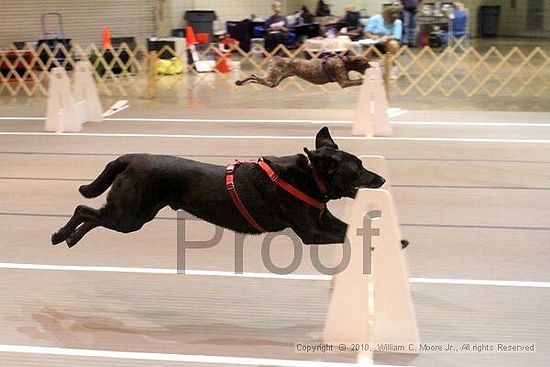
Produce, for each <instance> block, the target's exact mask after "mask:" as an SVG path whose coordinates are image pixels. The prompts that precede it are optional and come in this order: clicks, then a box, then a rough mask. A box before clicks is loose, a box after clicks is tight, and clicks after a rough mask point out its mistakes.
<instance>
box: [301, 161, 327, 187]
mask: <svg viewBox="0 0 550 367" xmlns="http://www.w3.org/2000/svg"><path fill="white" fill-rule="evenodd" d="M306 159H307V165H308V167H309V168H311V173H312V174H313V178H314V179H315V184H316V185H317V189H319V192H320V193H321V195H323V196H326V195H327V193H328V190H327V185H325V183H324V182H323V180H321V177H319V175H318V174H317V171H316V170H315V168H314V167H313V163H311V160H310V159H309V157H308V156H307V155H306Z"/></svg>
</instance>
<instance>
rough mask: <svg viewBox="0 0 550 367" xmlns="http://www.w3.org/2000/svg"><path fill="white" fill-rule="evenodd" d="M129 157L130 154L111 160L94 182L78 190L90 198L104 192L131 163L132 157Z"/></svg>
mask: <svg viewBox="0 0 550 367" xmlns="http://www.w3.org/2000/svg"><path fill="white" fill-rule="evenodd" d="M128 158H129V156H128V155H124V156H122V157H119V158H117V159H115V160H114V161H112V162H109V163H108V164H107V166H105V169H104V170H103V172H101V173H100V174H99V176H97V178H96V179H95V180H93V181H92V183H90V184H88V185H82V186H80V187H79V188H78V191H80V193H81V194H82V196H84V197H85V198H88V199H89V198H95V197H96V196H99V195H101V194H103V193H104V192H105V190H107V189H108V188H109V186H111V184H112V183H113V181H114V180H115V178H116V177H117V176H118V174H119V173H121V172H122V171H124V170H125V169H126V167H127V166H128V164H129V163H130V159H128Z"/></svg>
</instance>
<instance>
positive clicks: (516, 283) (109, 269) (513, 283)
mask: <svg viewBox="0 0 550 367" xmlns="http://www.w3.org/2000/svg"><path fill="white" fill-rule="evenodd" d="M0 269H20V270H61V271H92V272H103V273H138V274H168V275H176V274H178V272H177V270H176V269H167V268H131V267H115V266H81V265H48V264H22V263H0ZM181 275H184V274H181ZM185 275H193V276H219V277H232V278H260V279H290V280H324V281H326V280H331V279H332V277H331V276H330V275H324V274H286V275H280V274H273V273H251V272H244V273H242V274H235V273H234V272H231V271H217V270H192V269H188V270H185ZM410 281H411V283H418V284H453V285H480V286H502V287H528V288H550V282H534V281H520V280H485V279H447V278H410Z"/></svg>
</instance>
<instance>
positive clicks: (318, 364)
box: [0, 344, 404, 367]
mask: <svg viewBox="0 0 550 367" xmlns="http://www.w3.org/2000/svg"><path fill="white" fill-rule="evenodd" d="M1 352H5V353H24V354H38V355H56V356H77V357H92V358H93V357H95V358H112V359H130V360H141V361H156V362H181V363H210V364H221V365H227V364H230V365H241V366H270V367H271V366H272V367H275V366H281V367H350V366H356V364H355V363H341V362H340V363H338V362H322V361H306V360H293V359H271V358H248V357H229V356H208V355H199V354H171V353H143V352H122V351H111V350H97V349H73V348H55V347H36V346H28V345H6V344H0V353H1ZM376 366H379V367H401V366H390V365H376ZM403 367H404V366H403Z"/></svg>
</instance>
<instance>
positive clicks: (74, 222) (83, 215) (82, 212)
mask: <svg viewBox="0 0 550 367" xmlns="http://www.w3.org/2000/svg"><path fill="white" fill-rule="evenodd" d="M99 215H100V210H97V209H94V208H90V207H88V206H85V205H79V206H77V207H76V209H75V210H74V214H73V216H72V217H71V219H69V221H68V222H67V224H65V225H64V226H63V227H61V229H59V231H57V232H56V233H54V234H53V235H52V238H51V240H52V244H53V245H57V244H59V243H61V242H63V241H65V240H66V239H67V238H69V237H70V236H71V235H72V233H73V232H74V230H75V229H76V228H77V227H78V226H79V225H80V224H81V223H83V222H84V221H86V220H87V219H89V218H94V217H98V216H99Z"/></svg>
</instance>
